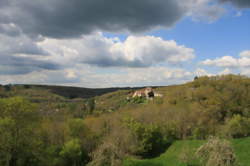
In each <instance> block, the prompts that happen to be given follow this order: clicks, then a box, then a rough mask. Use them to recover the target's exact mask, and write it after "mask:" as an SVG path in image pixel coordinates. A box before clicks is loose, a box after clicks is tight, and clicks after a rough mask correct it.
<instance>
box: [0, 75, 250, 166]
mask: <svg viewBox="0 0 250 166" xmlns="http://www.w3.org/2000/svg"><path fill="white" fill-rule="evenodd" d="M158 90H159V91H162V92H164V94H163V95H164V97H163V98H158V99H154V100H153V101H147V102H134V101H137V100H132V101H129V102H128V101H124V100H126V96H123V97H120V98H118V97H117V96H119V95H120V96H121V95H123V94H126V95H128V94H129V92H115V93H113V95H114V96H116V97H112V93H111V94H109V95H106V96H104V97H103V98H100V99H98V98H97V99H96V100H95V99H92V100H88V101H87V103H84V104H82V105H81V104H79V105H73V107H72V108H71V109H70V110H71V111H69V110H68V109H65V108H64V107H63V106H62V109H61V110H64V111H58V112H57V111H55V110H54V108H55V107H54V106H51V105H50V104H51V103H50V104H48V105H44V107H42V106H41V105H35V104H33V103H31V102H29V101H28V100H26V99H24V98H20V97H12V98H4V99H0V133H1V134H0V165H6V166H29V165H32V166H36V165H37V166H40V165H41V166H64V165H65V166H82V165H88V166H119V165H122V161H123V160H124V159H125V158H127V157H138V158H151V157H154V156H157V155H159V154H160V153H162V152H164V151H165V150H166V149H167V148H168V147H169V146H170V145H171V144H172V143H173V142H174V141H175V140H183V139H207V138H209V137H210V136H217V137H220V138H240V137H247V136H250V93H249V92H250V79H249V78H248V77H244V76H238V75H226V76H215V77H200V78H197V79H195V80H194V81H192V82H189V83H186V84H183V85H179V86H172V87H165V88H159V89H158ZM141 100H143V101H145V100H144V99H140V100H138V101H141ZM112 101H115V102H113V103H112ZM109 103H110V106H111V107H110V108H114V109H118V110H114V111H111V112H110V111H106V112H105V111H104V112H103V113H97V112H99V110H102V108H101V107H102V104H103V107H104V108H105V109H103V110H107V109H108V108H109ZM52 104H53V103H52ZM121 106H122V107H121ZM50 109H51V110H50ZM86 110H88V111H89V112H88V113H86ZM81 111H83V112H81ZM45 112H50V113H45Z"/></svg>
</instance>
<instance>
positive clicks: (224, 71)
mask: <svg viewBox="0 0 250 166" xmlns="http://www.w3.org/2000/svg"><path fill="white" fill-rule="evenodd" d="M230 73H232V71H231V70H230V69H229V68H226V69H224V70H223V71H221V72H219V75H226V74H230Z"/></svg>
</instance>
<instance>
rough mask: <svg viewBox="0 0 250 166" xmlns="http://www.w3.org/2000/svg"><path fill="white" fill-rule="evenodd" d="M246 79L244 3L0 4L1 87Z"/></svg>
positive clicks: (117, 0) (64, 0)
mask: <svg viewBox="0 0 250 166" xmlns="http://www.w3.org/2000/svg"><path fill="white" fill-rule="evenodd" d="M223 74H241V75H246V76H250V0H72V1H68V0H36V1H30V0H0V84H49V85H65V86H79V87H88V88H104V87H128V86H130V87H134V86H165V85H172V84H181V83H184V82H187V81H191V80H193V78H194V77H195V76H205V75H207V76H213V75H223Z"/></svg>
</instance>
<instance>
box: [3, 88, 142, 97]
mask: <svg viewBox="0 0 250 166" xmlns="http://www.w3.org/2000/svg"><path fill="white" fill-rule="evenodd" d="M1 86H2V87H3V88H4V89H6V90H7V91H8V90H10V89H11V88H12V89H13V88H15V87H17V88H18V89H19V90H20V89H40V90H41V89H43V90H48V91H49V92H51V93H54V94H56V95H59V96H62V97H65V98H68V99H74V98H91V97H96V96H101V95H104V94H107V93H111V92H115V91H118V90H137V89H141V88H145V87H113V88H82V87H71V86H57V85H29V84H17V85H1ZM17 95H18V94H17Z"/></svg>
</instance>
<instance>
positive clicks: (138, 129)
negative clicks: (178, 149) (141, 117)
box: [126, 119, 171, 157]
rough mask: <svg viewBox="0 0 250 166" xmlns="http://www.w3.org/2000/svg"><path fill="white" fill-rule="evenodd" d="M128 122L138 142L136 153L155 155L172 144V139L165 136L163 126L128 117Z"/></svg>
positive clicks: (144, 155) (146, 155)
mask: <svg viewBox="0 0 250 166" xmlns="http://www.w3.org/2000/svg"><path fill="white" fill-rule="evenodd" d="M126 123H127V126H128V128H129V129H130V131H131V133H132V135H133V136H134V139H135V140H136V142H137V146H136V149H135V151H134V152H135V155H140V156H142V157H154V156H157V155H158V154H160V153H162V152H163V151H164V150H166V148H167V147H168V146H170V144H171V141H170V140H168V139H167V138H165V137H164V136H163V134H162V132H161V128H160V127H159V126H157V125H155V124H143V123H140V122H137V121H135V120H133V119H128V120H127V122H126Z"/></svg>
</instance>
